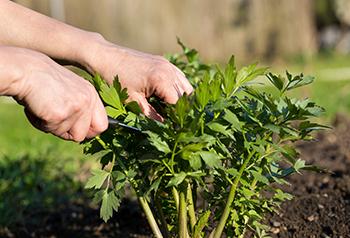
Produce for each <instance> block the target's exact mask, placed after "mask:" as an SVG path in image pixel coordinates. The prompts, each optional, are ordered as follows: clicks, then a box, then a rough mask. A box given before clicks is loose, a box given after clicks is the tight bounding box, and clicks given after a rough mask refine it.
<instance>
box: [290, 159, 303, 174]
mask: <svg viewBox="0 0 350 238" xmlns="http://www.w3.org/2000/svg"><path fill="white" fill-rule="evenodd" d="M305 167H306V165H305V161H304V160H302V159H298V160H297V161H295V164H294V166H293V168H294V169H295V171H297V172H298V173H299V171H300V170H301V169H303V168H305Z"/></svg>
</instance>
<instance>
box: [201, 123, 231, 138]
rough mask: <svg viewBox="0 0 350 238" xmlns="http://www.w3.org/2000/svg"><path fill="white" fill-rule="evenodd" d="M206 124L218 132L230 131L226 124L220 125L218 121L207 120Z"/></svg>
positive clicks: (225, 133) (227, 132)
mask: <svg viewBox="0 0 350 238" xmlns="http://www.w3.org/2000/svg"><path fill="white" fill-rule="evenodd" d="M207 126H208V127H209V128H210V129H211V130H213V131H215V132H219V133H221V134H224V135H229V134H230V131H229V130H228V129H227V126H224V125H221V124H220V123H218V122H209V123H208V124H207Z"/></svg>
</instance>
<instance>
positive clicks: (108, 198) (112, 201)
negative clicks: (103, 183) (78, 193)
mask: <svg viewBox="0 0 350 238" xmlns="http://www.w3.org/2000/svg"><path fill="white" fill-rule="evenodd" d="M119 205H120V200H119V199H118V198H117V197H116V195H115V194H114V191H111V192H107V191H104V193H103V197H102V205H101V209H100V217H101V218H102V219H103V221H104V222H107V221H108V220H109V218H111V217H112V215H113V210H114V211H118V208H119Z"/></svg>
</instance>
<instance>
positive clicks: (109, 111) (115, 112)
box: [105, 106, 125, 118]
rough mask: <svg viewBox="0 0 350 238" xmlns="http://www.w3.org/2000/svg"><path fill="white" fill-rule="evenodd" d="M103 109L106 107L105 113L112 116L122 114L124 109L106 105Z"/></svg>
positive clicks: (115, 116) (116, 116)
mask: <svg viewBox="0 0 350 238" xmlns="http://www.w3.org/2000/svg"><path fill="white" fill-rule="evenodd" d="M105 109H106V112H107V115H108V116H110V117H112V118H118V117H119V116H120V115H123V114H124V113H125V111H124V110H120V109H117V108H115V107H111V106H106V107H105Z"/></svg>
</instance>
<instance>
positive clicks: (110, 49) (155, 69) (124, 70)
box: [84, 41, 193, 121]
mask: <svg viewBox="0 0 350 238" xmlns="http://www.w3.org/2000/svg"><path fill="white" fill-rule="evenodd" d="M102 42H103V43H100V44H98V47H96V48H95V49H94V50H93V51H91V52H93V53H92V54H90V55H89V56H88V57H89V58H88V59H87V60H86V62H87V64H85V65H84V66H86V67H87V68H88V69H89V70H90V71H91V72H98V73H99V74H101V75H102V77H103V78H104V79H105V80H106V81H107V82H108V83H112V82H113V79H114V77H115V76H116V75H118V76H119V80H120V83H121V85H122V87H125V88H127V89H128V94H129V99H130V100H132V101H136V102H137V103H138V104H139V105H140V107H141V109H142V111H143V112H144V114H145V115H146V116H148V117H150V118H152V119H155V120H158V121H163V118H162V116H160V115H159V114H158V113H157V112H156V110H155V109H154V108H153V107H152V106H151V105H150V104H149V103H148V101H147V98H149V97H150V96H151V95H153V94H154V95H156V96H158V97H159V98H161V99H163V100H164V101H165V102H167V103H171V104H175V103H176V101H177V100H178V99H179V98H180V97H181V96H182V95H183V94H184V93H186V94H188V95H189V94H191V93H192V91H193V88H192V86H191V84H190V83H189V82H188V80H187V79H186V77H185V75H184V74H183V72H181V70H179V69H178V68H177V67H176V66H175V65H173V64H171V63H170V62H169V61H168V60H166V59H165V58H164V57H161V56H156V55H151V54H147V53H142V52H139V51H136V50H132V49H128V48H124V47H120V46H117V45H115V44H112V43H109V42H107V41H102Z"/></svg>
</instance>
